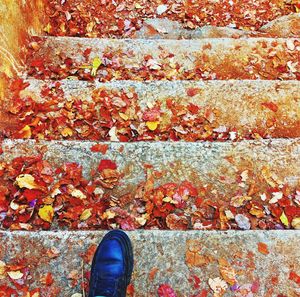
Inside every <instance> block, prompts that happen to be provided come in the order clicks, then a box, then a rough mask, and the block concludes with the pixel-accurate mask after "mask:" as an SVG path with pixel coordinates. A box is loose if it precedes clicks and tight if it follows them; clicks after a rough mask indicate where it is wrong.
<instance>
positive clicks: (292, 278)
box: [290, 271, 300, 285]
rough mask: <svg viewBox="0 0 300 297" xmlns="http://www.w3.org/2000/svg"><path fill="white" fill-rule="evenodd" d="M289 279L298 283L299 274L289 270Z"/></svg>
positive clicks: (299, 283) (299, 279)
mask: <svg viewBox="0 0 300 297" xmlns="http://www.w3.org/2000/svg"><path fill="white" fill-rule="evenodd" d="M290 280H292V281H294V282H295V283H296V284H298V285H300V275H298V274H297V273H296V272H294V271H291V272H290Z"/></svg>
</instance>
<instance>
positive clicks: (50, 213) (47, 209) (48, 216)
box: [39, 205, 54, 223]
mask: <svg viewBox="0 0 300 297" xmlns="http://www.w3.org/2000/svg"><path fill="white" fill-rule="evenodd" d="M39 216H40V218H41V219H42V220H43V221H45V222H48V223H52V221H53V217H54V209H53V207H52V205H44V206H42V207H41V208H40V209H39Z"/></svg>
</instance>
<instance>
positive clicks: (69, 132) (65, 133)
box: [61, 127, 73, 137]
mask: <svg viewBox="0 0 300 297" xmlns="http://www.w3.org/2000/svg"><path fill="white" fill-rule="evenodd" d="M61 135H62V136H63V137H68V136H72V135H73V131H72V129H70V128H68V127H66V128H64V129H63V130H62V131H61Z"/></svg>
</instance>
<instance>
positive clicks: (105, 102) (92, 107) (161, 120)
mask: <svg viewBox="0 0 300 297" xmlns="http://www.w3.org/2000/svg"><path fill="white" fill-rule="evenodd" d="M27 87H28V83H25V82H23V81H22V80H15V81H12V82H11V87H10V90H11V94H12V99H11V100H10V102H11V103H10V104H7V107H6V114H7V118H10V123H12V122H14V125H13V126H8V127H6V128H5V129H3V131H2V134H3V135H2V136H3V137H8V138H14V139H45V140H63V139H68V140H81V139H82V140H83V139H85V140H94V141H121V142H129V141H157V140H161V141H180V140H183V141H201V140H207V141H226V140H232V141H238V140H242V139H258V138H269V137H271V136H273V137H286V136H287V135H295V136H297V130H295V129H296V128H295V124H294V123H293V124H291V125H290V126H291V128H288V127H286V128H285V129H281V126H280V127H277V125H276V119H274V116H275V115H277V120H278V121H279V120H280V119H281V118H280V117H279V115H278V113H277V111H278V106H277V105H276V104H275V103H273V102H269V101H266V102H265V103H263V104H262V106H261V108H262V109H264V110H265V109H266V110H268V111H270V113H271V114H272V117H271V116H270V119H269V120H268V121H266V124H265V127H263V126H262V127H260V128H255V129H253V130H251V129H250V128H249V127H248V126H246V125H245V126H241V125H237V126H234V123H232V121H231V123H232V124H231V125H229V124H228V126H224V125H223V124H222V123H220V121H219V118H220V113H222V111H220V110H219V109H216V108H215V107H213V106H209V105H206V106H205V107H202V106H199V105H198V104H195V103H189V102H187V101H191V100H190V99H192V98H193V97H195V96H196V95H198V94H199V92H200V89H198V88H188V89H186V96H187V97H186V98H185V97H183V98H175V97H174V98H172V97H169V98H168V99H166V100H162V101H158V102H157V101H155V102H148V104H146V105H145V106H142V104H141V102H140V101H141V100H140V98H139V95H138V94H137V93H136V91H135V89H133V88H132V89H128V90H124V89H123V90H118V89H108V88H107V89H106V88H104V87H103V88H100V89H95V90H94V91H93V93H92V98H91V100H89V99H88V98H84V97H83V96H77V97H68V98H66V96H65V94H64V92H63V89H62V86H61V84H60V83H59V82H56V83H54V82H53V83H48V84H45V85H44V86H43V87H42V89H41V92H40V94H38V95H39V100H37V99H36V98H32V94H30V93H27V95H25V96H24V95H23V93H22V91H23V90H25V91H27V90H26V88H27ZM16 89H18V91H16ZM21 93H22V95H21ZM187 99H188V100H187ZM228 117H229V116H228ZM13 118H14V120H12V119H13ZM283 120H284V121H285V123H287V120H286V119H283Z"/></svg>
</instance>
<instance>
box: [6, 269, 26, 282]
mask: <svg viewBox="0 0 300 297" xmlns="http://www.w3.org/2000/svg"><path fill="white" fill-rule="evenodd" d="M7 274H8V276H9V277H10V278H11V279H13V280H17V279H20V278H22V277H23V275H24V273H22V272H21V271H20V270H18V271H9V272H7Z"/></svg>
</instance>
